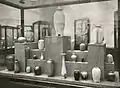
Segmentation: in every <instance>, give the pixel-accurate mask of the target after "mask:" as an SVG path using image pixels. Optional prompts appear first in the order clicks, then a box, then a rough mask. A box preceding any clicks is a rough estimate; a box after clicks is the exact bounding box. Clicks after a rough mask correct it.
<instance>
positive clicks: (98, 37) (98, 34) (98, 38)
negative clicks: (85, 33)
mask: <svg viewBox="0 0 120 88" xmlns="http://www.w3.org/2000/svg"><path fill="white" fill-rule="evenodd" d="M92 35H93V36H94V37H92V40H93V43H97V44H101V43H103V40H104V30H103V29H102V27H101V26H100V25H96V27H95V28H94V29H93V34H92Z"/></svg>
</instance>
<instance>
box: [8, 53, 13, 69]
mask: <svg viewBox="0 0 120 88" xmlns="http://www.w3.org/2000/svg"><path fill="white" fill-rule="evenodd" d="M6 66H7V69H8V71H13V70H14V56H13V55H9V56H7V57H6Z"/></svg>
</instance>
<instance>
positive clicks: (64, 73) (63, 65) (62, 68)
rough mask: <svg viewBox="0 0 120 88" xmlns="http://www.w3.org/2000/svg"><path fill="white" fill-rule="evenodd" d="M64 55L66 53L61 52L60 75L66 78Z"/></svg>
mask: <svg viewBox="0 0 120 88" xmlns="http://www.w3.org/2000/svg"><path fill="white" fill-rule="evenodd" d="M65 55H66V53H61V57H62V67H61V75H62V76H63V77H64V78H66V76H67V71H66V65H65Z"/></svg>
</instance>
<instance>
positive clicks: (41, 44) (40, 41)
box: [38, 39, 44, 50]
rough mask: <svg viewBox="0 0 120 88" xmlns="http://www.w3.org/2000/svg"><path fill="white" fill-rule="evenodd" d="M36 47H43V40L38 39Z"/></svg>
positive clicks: (41, 48)
mask: <svg viewBox="0 0 120 88" xmlns="http://www.w3.org/2000/svg"><path fill="white" fill-rule="evenodd" d="M38 49H40V50H43V49H44V40H42V39H41V40H39V41H38Z"/></svg>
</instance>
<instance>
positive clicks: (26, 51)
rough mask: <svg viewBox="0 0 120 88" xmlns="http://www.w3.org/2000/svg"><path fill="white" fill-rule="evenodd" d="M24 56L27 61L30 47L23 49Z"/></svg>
mask: <svg viewBox="0 0 120 88" xmlns="http://www.w3.org/2000/svg"><path fill="white" fill-rule="evenodd" d="M25 55H26V58H27V59H30V47H26V48H25Z"/></svg>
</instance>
